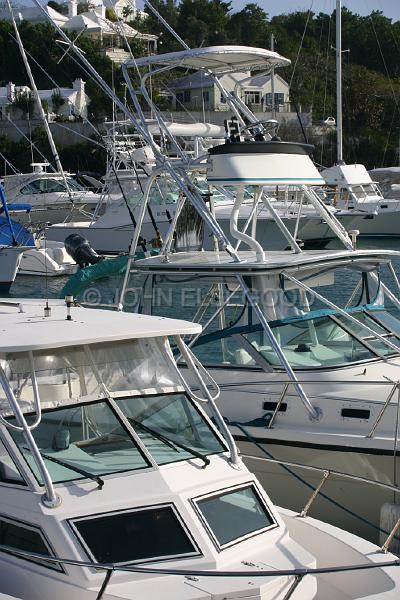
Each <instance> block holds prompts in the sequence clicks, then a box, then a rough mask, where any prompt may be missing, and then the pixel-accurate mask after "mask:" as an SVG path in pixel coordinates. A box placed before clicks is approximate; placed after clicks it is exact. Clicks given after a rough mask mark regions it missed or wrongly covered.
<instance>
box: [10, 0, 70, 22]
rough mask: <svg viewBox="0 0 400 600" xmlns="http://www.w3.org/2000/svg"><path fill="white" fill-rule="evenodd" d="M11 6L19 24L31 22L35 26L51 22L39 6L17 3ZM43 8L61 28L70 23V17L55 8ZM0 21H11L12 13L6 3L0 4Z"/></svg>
mask: <svg viewBox="0 0 400 600" xmlns="http://www.w3.org/2000/svg"><path fill="white" fill-rule="evenodd" d="M11 4H12V7H13V12H14V17H15V20H16V21H17V23H18V22H21V21H29V22H30V23H33V24H35V23H46V22H47V23H48V22H49V21H48V19H47V17H46V15H44V14H43V12H42V11H41V10H40V8H38V7H37V6H29V7H28V6H23V5H20V4H16V3H15V2H12V3H11ZM43 8H44V10H45V11H46V13H47V14H48V15H49V17H50V18H51V19H52V20H53V21H54V22H55V23H56V24H57V25H59V27H63V26H64V23H66V22H67V21H68V17H66V16H65V15H62V14H61V13H59V12H58V11H56V10H54V8H51V6H44V7H43ZM0 19H1V20H2V21H10V20H11V16H10V11H9V9H8V6H7V4H6V3H4V2H3V3H1V4H0Z"/></svg>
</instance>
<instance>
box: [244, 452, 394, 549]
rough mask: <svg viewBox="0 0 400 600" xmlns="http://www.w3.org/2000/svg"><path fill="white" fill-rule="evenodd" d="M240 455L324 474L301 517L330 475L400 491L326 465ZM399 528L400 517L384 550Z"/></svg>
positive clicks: (385, 484)
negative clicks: (318, 465) (328, 467)
mask: <svg viewBox="0 0 400 600" xmlns="http://www.w3.org/2000/svg"><path fill="white" fill-rule="evenodd" d="M240 456H241V458H248V459H250V460H261V461H265V462H268V463H273V464H278V465H281V466H284V467H294V468H296V469H304V470H306V471H317V472H319V473H322V474H323V475H322V479H321V480H320V482H319V484H318V485H317V487H316V488H315V489H314V490H313V493H312V494H311V496H310V498H309V499H308V500H307V502H306V504H305V506H304V507H303V509H302V510H301V511H300V513H299V516H300V517H306V516H307V513H308V511H309V509H310V507H311V505H312V503H313V502H314V500H315V498H316V497H317V496H318V494H319V492H320V491H321V488H322V486H323V485H324V483H325V482H326V481H327V479H328V477H330V476H331V475H334V476H336V477H343V478H344V479H350V480H352V481H358V482H360V483H365V484H367V485H376V486H378V487H381V488H384V489H387V490H390V491H391V492H395V493H399V492H400V487H399V486H397V485H392V484H390V483H384V482H383V481H376V480H374V479H369V478H367V477H361V476H359V475H352V474H351V473H344V472H343V471H335V470H334V469H327V468H325V467H316V466H314V465H304V464H302V463H295V462H291V461H287V460H279V459H277V458H268V457H266V456H255V455H252V454H241V455H240ZM399 528H400V518H399V519H398V521H397V523H396V524H395V525H394V527H393V528H392V530H391V531H390V533H389V535H388V537H387V539H386V541H385V542H384V544H383V545H382V547H381V550H382V552H384V553H386V552H387V551H388V548H389V545H390V542H391V541H392V539H393V538H394V536H395V535H396V532H397V530H398V529H399Z"/></svg>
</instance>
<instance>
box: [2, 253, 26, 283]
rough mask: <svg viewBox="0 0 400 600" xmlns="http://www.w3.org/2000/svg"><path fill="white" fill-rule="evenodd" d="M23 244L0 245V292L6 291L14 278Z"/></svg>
mask: <svg viewBox="0 0 400 600" xmlns="http://www.w3.org/2000/svg"><path fill="white" fill-rule="evenodd" d="M24 250H26V247H24V246H16V247H4V246H3V247H0V292H2V293H7V292H8V291H9V289H10V287H11V285H12V283H13V282H14V280H15V277H16V275H17V271H18V267H19V265H20V262H21V258H22V253H23V252H24Z"/></svg>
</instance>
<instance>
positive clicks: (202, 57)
mask: <svg viewBox="0 0 400 600" xmlns="http://www.w3.org/2000/svg"><path fill="white" fill-rule="evenodd" d="M126 64H127V65H128V66H132V67H134V66H135V65H138V66H139V67H141V66H147V65H151V64H153V65H155V64H157V65H167V64H170V65H175V66H177V67H186V68H188V69H207V70H208V71H212V72H213V73H218V74H222V73H232V72H235V71H248V70H251V71H254V70H256V69H257V70H260V69H262V70H265V71H266V70H268V69H272V68H273V67H285V66H287V65H290V60H289V59H288V58H284V57H283V56H280V54H278V53H277V52H271V50H265V49H264V48H252V47H250V46H209V47H206V48H194V49H193V50H182V51H180V52H169V53H167V54H158V55H154V56H144V57H142V58H137V59H135V61H133V60H128V61H127V62H126Z"/></svg>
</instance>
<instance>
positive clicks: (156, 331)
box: [0, 299, 201, 352]
mask: <svg viewBox="0 0 400 600" xmlns="http://www.w3.org/2000/svg"><path fill="white" fill-rule="evenodd" d="M18 302H19V303H20V307H21V309H22V311H23V312H19V308H18ZM5 303H7V304H5ZM12 303H15V304H14V305H13V304H12ZM44 306H45V301H44V300H25V299H21V300H9V299H1V300H0V334H1V342H0V352H23V351H28V350H43V349H46V348H59V347H63V346H73V345H80V344H95V343H100V342H111V341H116V340H128V339H138V338H152V337H163V336H169V335H187V334H195V333H199V332H200V331H201V325H198V324H197V323H190V322H188V321H181V320H178V319H167V318H165V317H150V316H147V315H138V314H133V313H124V312H115V311H110V310H100V309H89V308H83V307H81V306H77V307H72V308H71V316H72V320H71V321H67V319H66V317H67V307H66V305H65V302H64V301H63V300H50V301H49V306H50V307H51V316H50V317H45V316H44Z"/></svg>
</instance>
